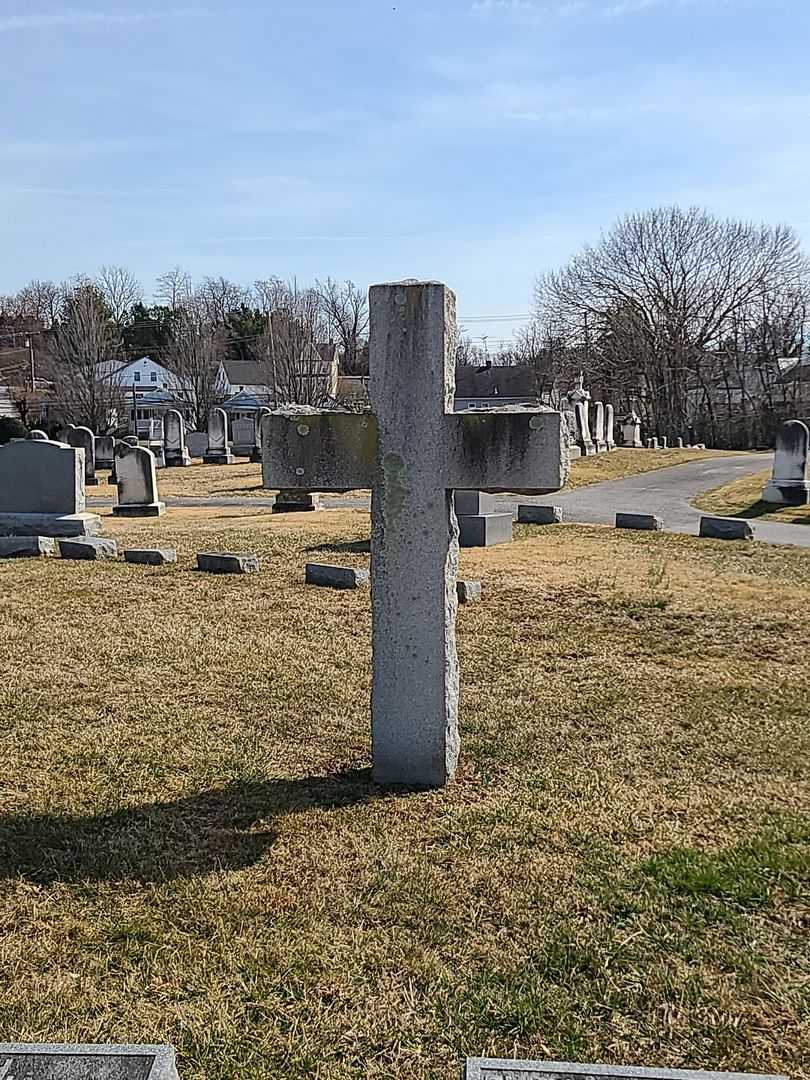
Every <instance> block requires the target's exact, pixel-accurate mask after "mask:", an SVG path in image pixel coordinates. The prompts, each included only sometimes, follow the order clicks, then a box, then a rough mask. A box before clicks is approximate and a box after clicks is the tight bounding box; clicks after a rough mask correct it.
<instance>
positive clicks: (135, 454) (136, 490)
mask: <svg viewBox="0 0 810 1080" xmlns="http://www.w3.org/2000/svg"><path fill="white" fill-rule="evenodd" d="M115 475H116V477H117V480H118V504H117V505H116V506H114V507H113V514H114V515H115V516H116V517H159V516H160V514H162V513H163V511H164V509H165V507H164V504H163V503H162V502H159V501H158V497H157V496H158V490H157V477H156V476H155V455H154V454H153V453H152V451H151V450H147V449H146V448H145V447H143V446H129V445H128V444H127V443H123V442H120V443H118V445H117V446H116V448H115Z"/></svg>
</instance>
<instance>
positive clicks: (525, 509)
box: [517, 503, 563, 525]
mask: <svg viewBox="0 0 810 1080" xmlns="http://www.w3.org/2000/svg"><path fill="white" fill-rule="evenodd" d="M517 519H518V524H520V525H559V524H560V522H561V521H562V519H563V508H562V507H561V506H538V505H537V504H536V503H518V512H517Z"/></svg>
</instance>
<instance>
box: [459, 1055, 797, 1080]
mask: <svg viewBox="0 0 810 1080" xmlns="http://www.w3.org/2000/svg"><path fill="white" fill-rule="evenodd" d="M464 1080H787V1078H786V1077H784V1076H778V1075H777V1076H775V1075H761V1074H758V1073H732V1072H699V1071H696V1070H693V1069H656V1068H643V1067H641V1066H635V1065H583V1064H580V1063H579V1062H571V1061H508V1060H505V1059H498V1058H468V1059H467V1066H466V1068H465V1070H464Z"/></svg>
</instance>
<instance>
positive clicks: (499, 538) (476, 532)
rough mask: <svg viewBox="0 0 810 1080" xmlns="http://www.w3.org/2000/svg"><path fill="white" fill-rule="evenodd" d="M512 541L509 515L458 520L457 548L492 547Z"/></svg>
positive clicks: (475, 516) (461, 516)
mask: <svg viewBox="0 0 810 1080" xmlns="http://www.w3.org/2000/svg"><path fill="white" fill-rule="evenodd" d="M511 540H512V515H511V514H476V515H474V516H473V515H471V516H469V517H467V516H466V515H464V514H462V515H460V516H459V518H458V543H459V547H463V548H471V547H492V546H493V545H494V544H508V543H509V542H510V541H511Z"/></svg>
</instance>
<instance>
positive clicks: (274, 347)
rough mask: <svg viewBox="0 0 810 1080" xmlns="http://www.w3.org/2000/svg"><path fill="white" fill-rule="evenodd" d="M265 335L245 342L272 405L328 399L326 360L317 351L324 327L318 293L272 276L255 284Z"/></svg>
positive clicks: (324, 322) (301, 403) (323, 335)
mask: <svg viewBox="0 0 810 1080" xmlns="http://www.w3.org/2000/svg"><path fill="white" fill-rule="evenodd" d="M255 289H256V293H257V295H258V296H259V297H260V298H261V302H262V304H263V308H264V318H265V329H264V332H263V333H262V334H261V335H260V336H259V337H257V338H256V339H255V340H254V341H252V342H251V343H250V345H251V349H250V351H251V354H252V355H253V357H254V359H255V360H256V361H257V362H258V363H260V364H261V365H262V368H263V369H264V372H265V379H266V382H267V384H268V386H270V387H271V388H272V398H273V403H274V404H299V405H323V404H325V403H326V402H327V401H328V400H329V398H330V390H331V388H330V385H329V378H328V375H329V362H328V360H325V359H324V358H323V357H322V356H321V354H320V352H319V351H318V344H319V343H320V342H323V341H324V340H325V337H326V329H327V323H326V319H325V317H324V314H323V305H322V301H321V295H320V293H319V291H318V290H317V289H301V288H299V286H298V284H297V282H295V281H292V282H282V281H280V280H278V279H276V278H272V279H269V280H267V281H261V282H256V285H255Z"/></svg>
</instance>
